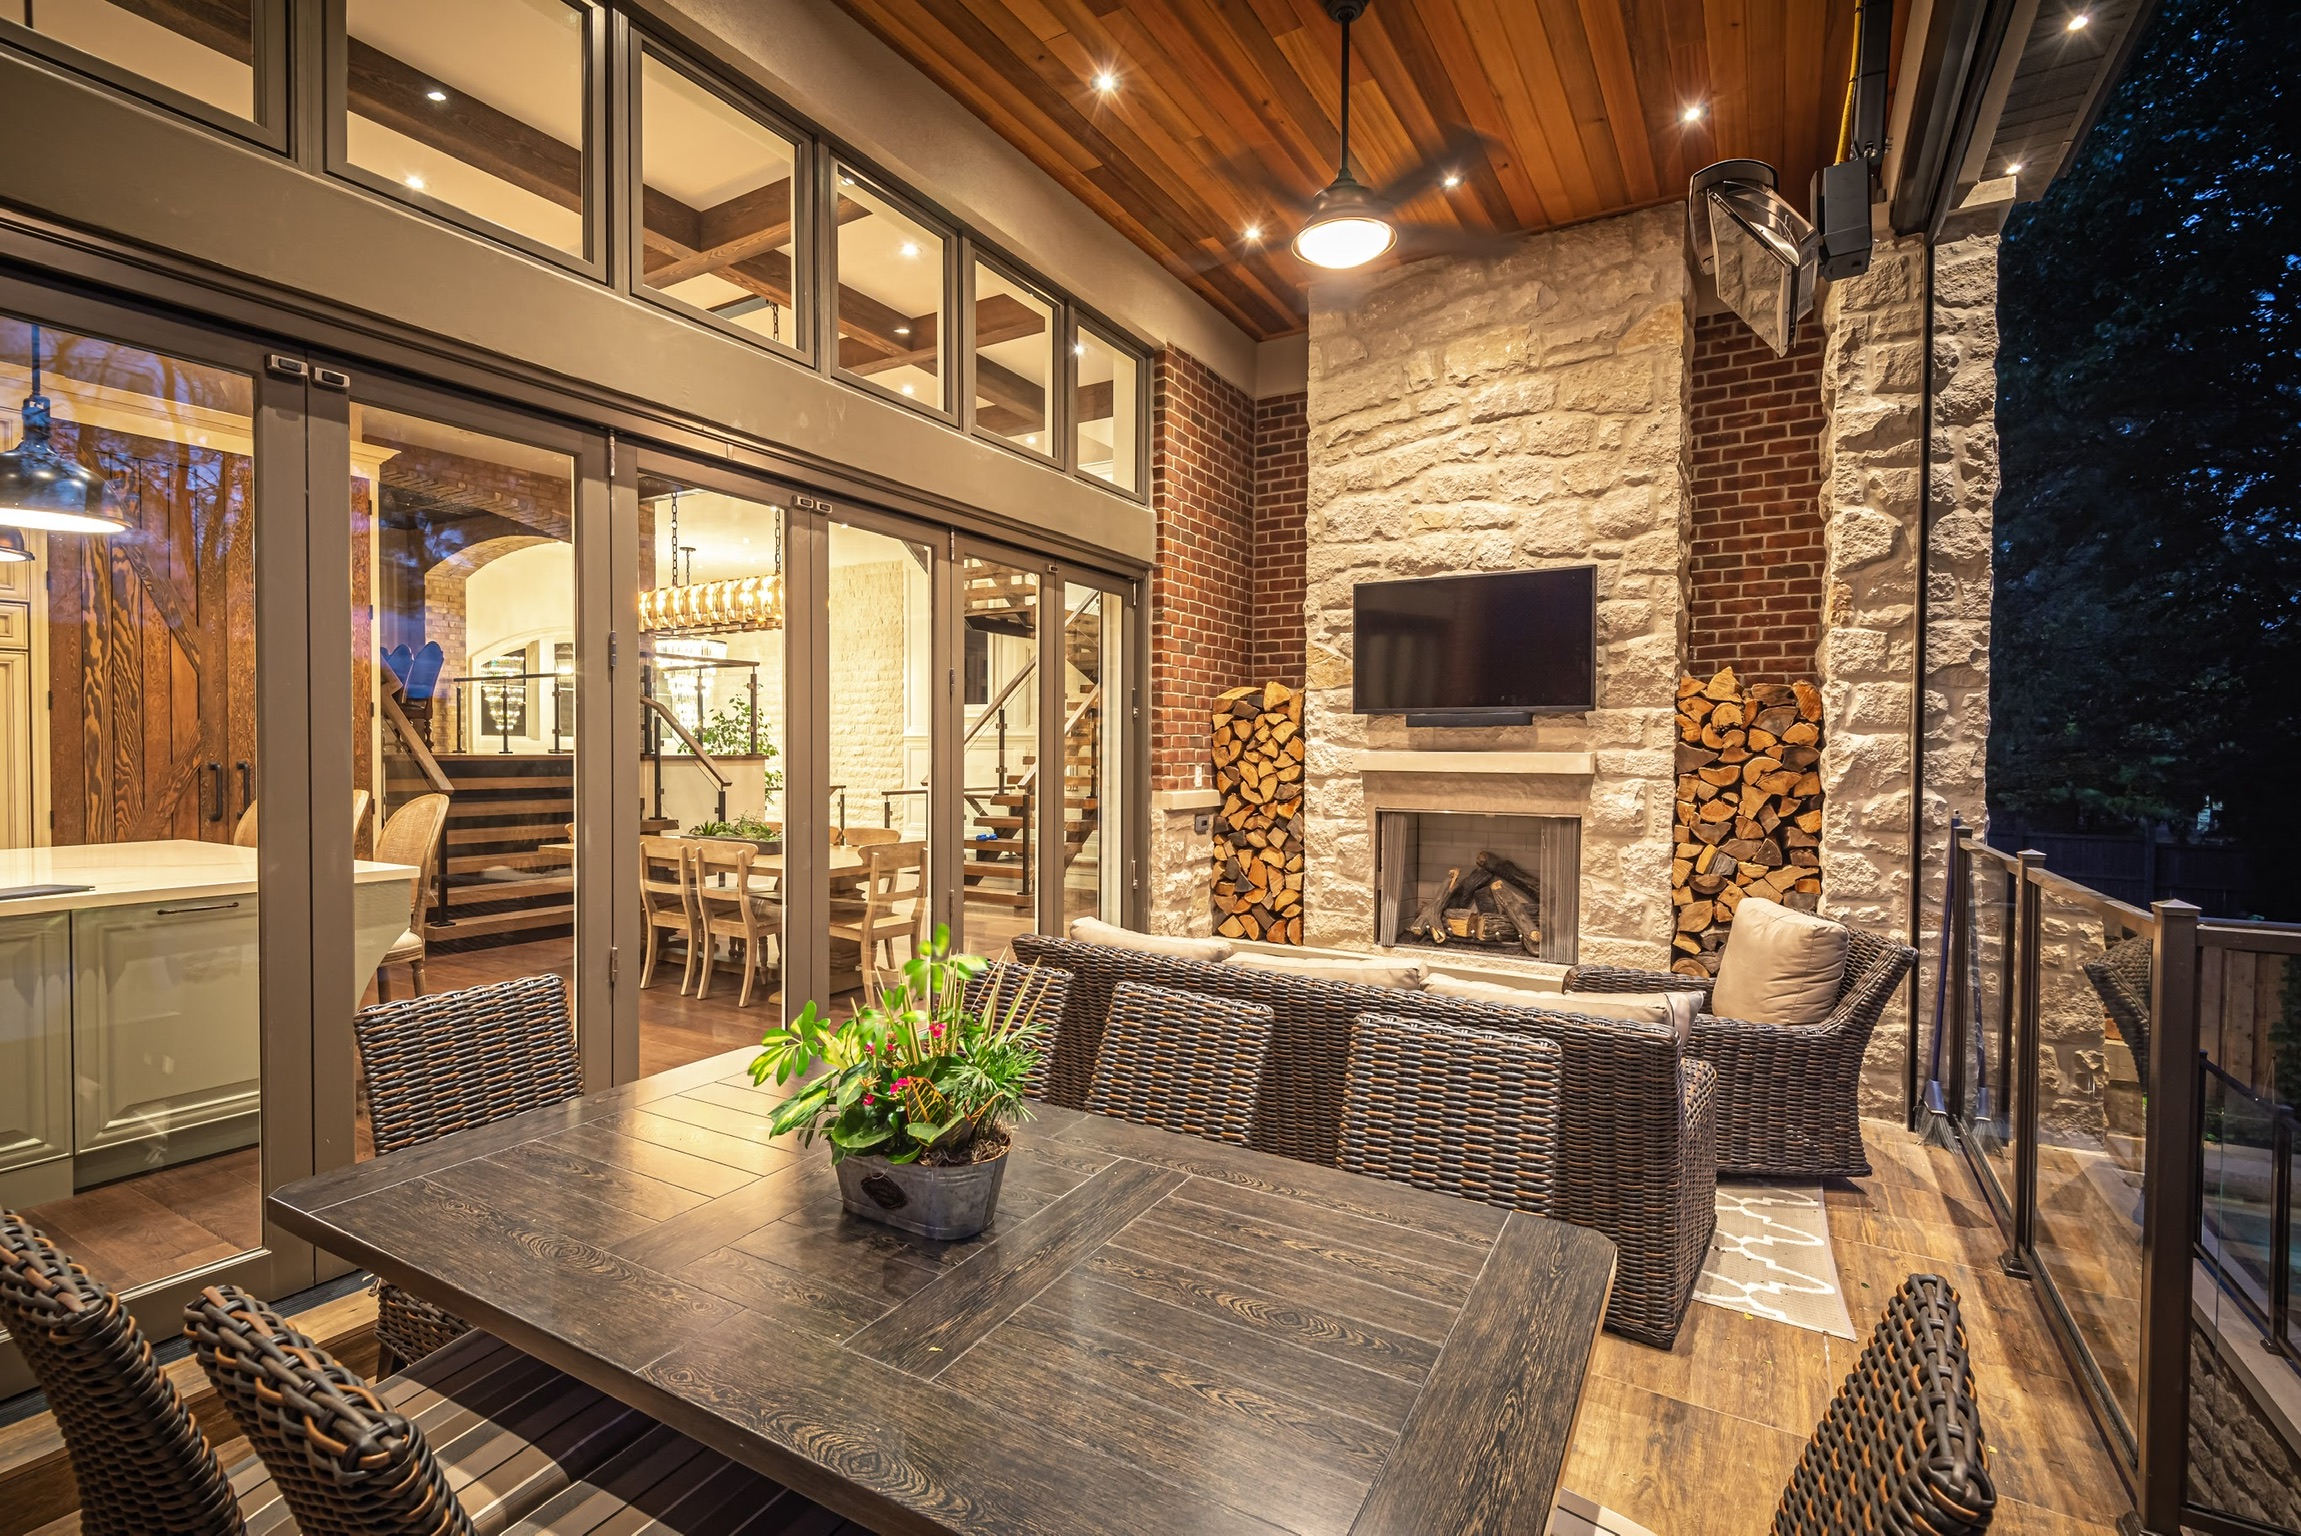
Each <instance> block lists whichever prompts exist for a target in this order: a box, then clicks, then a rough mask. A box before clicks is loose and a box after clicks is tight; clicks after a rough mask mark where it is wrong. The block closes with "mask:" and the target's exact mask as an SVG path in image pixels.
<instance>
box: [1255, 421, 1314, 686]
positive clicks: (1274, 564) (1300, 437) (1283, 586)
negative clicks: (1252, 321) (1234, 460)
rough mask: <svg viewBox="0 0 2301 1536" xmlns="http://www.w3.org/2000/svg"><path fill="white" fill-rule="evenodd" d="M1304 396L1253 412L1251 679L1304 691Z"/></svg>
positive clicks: (1307, 431) (1306, 505)
mask: <svg viewBox="0 0 2301 1536" xmlns="http://www.w3.org/2000/svg"><path fill="white" fill-rule="evenodd" d="M1309 403H1310V397H1309V396H1308V395H1306V394H1304V393H1303V392H1302V391H1300V390H1297V391H1296V392H1295V393H1293V394H1291V395H1273V396H1272V397H1271V398H1269V399H1268V400H1261V401H1257V402H1256V403H1255V409H1254V609H1253V614H1252V620H1253V623H1252V626H1251V629H1252V633H1251V635H1250V637H1249V644H1250V645H1251V647H1252V649H1251V652H1250V657H1251V661H1252V671H1253V676H1252V677H1251V678H1250V679H1248V680H1249V681H1250V682H1257V683H1285V684H1286V685H1287V686H1288V687H1290V688H1300V687H1301V686H1302V673H1303V628H1302V602H1303V594H1304V591H1305V586H1304V583H1305V582H1306V580H1307V579H1308V572H1307V570H1306V569H1305V568H1304V564H1303V557H1304V555H1305V554H1306V553H1307V552H1308V549H1309V545H1308V542H1307V541H1306V540H1305V538H1304V536H1303V520H1304V517H1305V515H1306V514H1307V512H1308V510H1309V506H1310V412H1309Z"/></svg>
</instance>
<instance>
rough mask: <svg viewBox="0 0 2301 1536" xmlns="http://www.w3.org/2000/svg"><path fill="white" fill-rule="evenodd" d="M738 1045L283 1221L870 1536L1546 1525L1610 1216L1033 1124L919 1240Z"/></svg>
mask: <svg viewBox="0 0 2301 1536" xmlns="http://www.w3.org/2000/svg"><path fill="white" fill-rule="evenodd" d="M749 1055H750V1052H748V1051H738V1052H730V1053H728V1054H727V1055H724V1056H719V1057H714V1058H712V1059H711V1060H709V1061H704V1062H698V1063H696V1064H695V1065H693V1066H690V1067H684V1068H681V1069H679V1070H677V1071H674V1072H667V1073H663V1074H660V1075H659V1076H656V1077H652V1078H648V1079H645V1080H643V1081H640V1082H636V1083H630V1084H626V1085H624V1086H622V1087H620V1088H614V1089H610V1090H608V1091H607V1092H604V1093H598V1094H593V1095H590V1096H588V1097H586V1098H582V1099H578V1100H575V1101H573V1102H570V1103H567V1104H562V1105H558V1106H555V1107H553V1108H550V1109H544V1110H537V1111H534V1112H532V1113H530V1114H526V1115H522V1116H520V1117H519V1118H517V1119H514V1120H507V1121H503V1122H501V1123H499V1124H496V1125H491V1126H486V1127H482V1128H480V1129H478V1130H473V1131H466V1132H463V1133H461V1134H458V1135H455V1136H450V1137H447V1138H445V1139H443V1140H441V1141H438V1142H434V1143H432V1144H430V1145H428V1146H423V1147H413V1148H410V1149H408V1150H406V1151H403V1152H397V1153H393V1154H391V1155H389V1156H387V1157H382V1158H378V1159H376V1160H375V1161H373V1162H368V1163H361V1164H358V1165H356V1166H355V1167H351V1168H345V1169H339V1170H336V1171H334V1172H331V1173H326V1174H322V1175H320V1176H319V1177H317V1178H313V1179H307V1180H304V1181H303V1182H301V1183H297V1184H291V1185H288V1186H286V1187H284V1188H282V1189H280V1190H278V1191H277V1192H276V1193H274V1194H273V1195H272V1197H271V1202H270V1205H271V1210H272V1213H273V1215H274V1217H275V1218H276V1219H277V1220H278V1221H279V1222H280V1224H281V1225H282V1226H284V1227H286V1228H287V1229H288V1230H289V1231H291V1232H294V1233H296V1234H297V1235H298V1236H301V1237H304V1238H307V1239H309V1240H310V1241H312V1242H313V1243H316V1244H318V1245H319V1246H320V1247H322V1248H325V1249H327V1250H328V1251H330V1252H332V1253H336V1254H340V1255H342V1256H343V1257H345V1258H347V1259H351V1260H353V1261H355V1262H357V1263H359V1264H362V1265H365V1266H367V1267H369V1268H371V1269H373V1270H375V1271H376V1272H377V1273H379V1274H381V1275H384V1276H385V1277H387V1278H389V1279H391V1280H395V1281H397V1282H399V1283H401V1284H403V1285H406V1286H408V1287H410V1288H412V1289H414V1290H416V1291H418V1292H420V1293H422V1294H424V1295H427V1296H430V1297H432V1298H433V1299H435V1300H437V1301H438V1302H440V1303H441V1304H442V1305H444V1306H448V1307H450V1308H452V1309H453V1310H455V1311H456V1312H458V1313H460V1314H462V1315H463V1316H465V1317H467V1318H469V1319H471V1321H473V1322H474V1323H476V1324H478V1325H479V1326H481V1327H484V1328H487V1329H489V1330H491V1331H493V1332H495V1333H497V1334H498V1335H500V1336H501V1337H503V1338H505V1339H507V1340H509V1341H510V1342H512V1343H514V1344H516V1345H518V1346H519V1347H521V1348H523V1349H525V1350H528V1351H529V1352H530V1353H533V1354H535V1355H538V1356H541V1357H542V1358H544V1359H546V1360H548V1361H550V1362H551V1363H553V1364H554V1365H557V1366H559V1367H560V1368H561V1369H563V1370H565V1371H567V1372H568V1373H570V1374H571V1375H574V1376H576V1377H578V1378H580V1379H582V1380H584V1381H586V1382H588V1383H589V1384H591V1385H592V1386H594V1387H596V1388H598V1389H599V1390H601V1391H603V1392H607V1393H610V1394H612V1395H614V1396H616V1397H618V1398H620V1399H622V1400H624V1401H626V1402H628V1403H631V1404H633V1405H634V1406H636V1407H639V1408H641V1409H644V1410H645V1411H647V1412H649V1413H651V1414H653V1415H655V1416H656V1417H657V1418H659V1419H661V1420H662V1421H664V1422H665V1423H668V1424H671V1425H672V1426H674V1427H676V1428H678V1429H680V1430H682V1431H684V1432H686V1433H687V1434H689V1435H692V1436H693V1437H695V1438H696V1439H698V1440H701V1441H703V1442H704V1443H705V1444H707V1445H710V1446H712V1447H713V1448H715V1449H717V1450H719V1451H721V1452H722V1453H724V1454H726V1455H728V1456H731V1457H733V1458H735V1459H736V1460H739V1461H743V1462H746V1463H748V1464H749V1465H751V1466H754V1467H756V1468H758V1469H759V1470H761V1471H763V1472H765V1473H767V1474H768V1475H770V1476H772V1477H775V1478H777V1479H780V1480H781V1481H783V1482H785V1483H788V1484H790V1485H791V1486H793V1487H795V1488H797V1489H799V1490H800V1491H801V1492H803V1493H806V1494H808V1495H809V1496H811V1497H813V1498H815V1499H816V1500H818V1501H819V1502H821V1503H823V1504H825V1505H827V1506H829V1507H830V1508H832V1509H834V1510H836V1511H838V1512H839V1513H841V1514H844V1515H846V1516H848V1517H850V1518H852V1519H855V1520H858V1521H860V1522H862V1523H864V1524H866V1525H869V1526H871V1527H872V1528H873V1529H875V1530H878V1531H881V1532H884V1533H888V1536H894V1533H898V1532H913V1531H922V1532H924V1531H961V1532H982V1533H990V1532H1000V1533H1009V1532H1014V1533H1045V1536H1101V1533H1110V1536H1122V1533H1123V1536H1162V1533H1172V1536H1182V1533H1208V1532H1224V1533H1230V1532H1259V1533H1272V1532H1298V1533H1305V1536H1308V1533H1327V1532H1333V1533H1341V1532H1356V1533H1363V1536H1375V1533H1381V1536H1441V1533H1443V1536H1456V1533H1466V1532H1474V1531H1483V1532H1514V1533H1527V1536H1540V1533H1542V1532H1543V1531H1545V1530H1546V1529H1547V1528H1548V1520H1549V1510H1550V1506H1551V1502H1552V1500H1553V1498H1554V1497H1555V1495H1556V1491H1557V1483H1558V1477H1559V1472H1560V1469H1561V1468H1562V1466H1563V1465H1564V1462H1565V1458H1566V1449H1567V1445H1568V1443H1569V1442H1570V1440H1571V1439H1572V1435H1573V1426H1574V1416H1575V1410H1576V1408H1577V1406H1578V1404H1579V1402H1580V1399H1581V1392H1582V1380H1583V1374H1584V1371H1585V1369H1586V1367H1587V1366H1588V1364H1589V1359H1590V1351H1591V1347H1592V1344H1593V1342H1594V1341H1595V1338H1596V1335H1597V1331H1598V1326H1599V1322H1600V1320H1601V1318H1602V1317H1603V1316H1604V1313H1605V1310H1606V1294H1607V1291H1608V1289H1609V1287H1610V1285H1611V1283H1612V1276H1613V1266H1614V1248H1613V1245H1612V1244H1611V1243H1610V1242H1608V1241H1607V1240H1606V1239H1605V1238H1604V1237H1602V1236H1600V1235H1599V1234H1597V1233H1595V1232H1591V1231H1588V1230H1585V1229H1583V1228H1580V1227H1572V1226H1567V1225H1564V1224H1563V1223H1560V1222H1554V1221H1548V1220H1544V1219H1542V1218H1539V1217H1531V1216H1526V1215H1523V1214H1520V1213H1516V1212H1505V1211H1502V1210H1498V1209H1495V1208H1493V1207H1489V1206H1485V1205H1479V1204H1476V1203H1473V1202H1470V1201H1464V1200H1456V1199H1451V1198H1448V1197H1446V1196H1442V1195H1433V1194H1428V1193H1425V1192H1423V1191H1420V1190H1415V1189H1411V1188H1408V1187H1407V1186H1405V1185H1401V1184H1393V1183H1388V1182H1385V1181H1382V1180H1377V1179H1370V1178H1362V1177H1359V1176H1356V1175H1353V1174H1347V1173H1343V1172H1341V1171H1340V1170H1338V1169H1333V1168H1320V1167H1315V1166H1312V1165H1310V1164H1307V1163H1297V1162H1293V1161H1290V1160H1288V1159H1285V1158H1278V1157H1270V1156H1266V1155H1263V1154H1261V1153H1255V1152H1246V1151H1240V1150H1236V1149H1233V1148H1229V1147H1224V1146H1218V1145H1216V1144H1214V1143H1211V1142H1205V1141H1199V1140H1196V1139H1194V1138H1191V1137H1187V1136H1176V1135H1171V1134H1168V1133H1166V1132H1162V1131H1153V1130H1148V1129H1145V1128H1143V1127H1141V1126H1136V1125H1131V1124H1128V1123H1125V1122H1122V1121H1116V1120H1109V1119H1104V1118H1101V1117H1098V1116H1092V1115H1083V1114H1078V1113H1075V1112H1073V1111H1069V1110H1062V1109H1054V1108H1045V1107H1042V1108H1041V1109H1040V1110H1039V1112H1038V1118H1037V1119H1036V1120H1034V1121H1032V1122H1031V1123H1029V1124H1027V1125H1024V1126H1023V1127H1021V1128H1020V1129H1019V1131H1018V1133H1017V1135H1016V1141H1015V1148H1014V1150H1013V1151H1012V1152H1011V1153H1010V1154H1009V1156H1010V1159H1011V1160H1010V1163H1009V1166H1008V1169H1007V1174H1006V1185H1005V1190H1004V1192H1003V1193H1002V1195H1001V1197H1000V1202H999V1212H998V1218H997V1220H996V1221H995V1222H994V1223H993V1224H992V1226H991V1229H990V1230H989V1231H988V1232H986V1233H985V1234H984V1235H983V1236H982V1237H980V1238H977V1239H975V1240H973V1241H970V1242H964V1243H931V1242H927V1241H924V1240H922V1239H916V1238H911V1237H908V1236H906V1235H904V1234H901V1233H898V1232H895V1231H892V1230H891V1229H889V1228H886V1227H882V1226H879V1225H877V1224H876V1223H873V1222H868V1221H862V1220H858V1219H855V1218H852V1217H847V1216H844V1215H843V1214H842V1213H841V1210H840V1205H839V1195H838V1185H837V1181H836V1179H835V1178H834V1176H833V1174H832V1171H831V1167H830V1162H829V1157H828V1154H827V1153H826V1151H825V1150H824V1149H823V1148H822V1147H821V1146H817V1147H815V1148H812V1149H806V1148H800V1147H798V1146H796V1145H795V1144H791V1143H789V1142H775V1143H770V1142H769V1140H768V1138H767V1129H766V1117H767V1112H768V1110H769V1108H770V1107H771V1106H772V1105H773V1103H774V1102H775V1101H776V1098H777V1094H776V1093H775V1092H774V1091H773V1090H768V1091H762V1090H759V1089H755V1088H753V1087H752V1086H751V1084H750V1082H749V1080H748V1078H746V1077H745V1076H743V1075H742V1073H741V1071H740V1069H741V1067H742V1065H743V1063H744V1062H745V1061H746V1060H747V1059H748V1057H749Z"/></svg>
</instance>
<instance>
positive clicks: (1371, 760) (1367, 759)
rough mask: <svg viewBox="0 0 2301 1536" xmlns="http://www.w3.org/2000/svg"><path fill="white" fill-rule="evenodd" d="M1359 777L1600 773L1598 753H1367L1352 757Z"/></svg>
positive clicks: (1571, 774) (1360, 752)
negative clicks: (1366, 775)
mask: <svg viewBox="0 0 2301 1536" xmlns="http://www.w3.org/2000/svg"><path fill="white" fill-rule="evenodd" d="M1350 766H1351V768H1352V770H1353V771H1355V772H1357V773H1362V774H1365V773H1501V774H1509V775H1512V776H1514V777H1524V776H1527V775H1532V774H1550V775H1557V776H1567V777H1572V776H1579V777H1582V778H1588V777H1590V776H1591V775H1593V774H1595V773H1596V772H1597V771H1598V754H1597V753H1595V752H1415V751H1406V750H1399V749H1373V748H1370V749H1367V750H1364V751H1359V752H1353V753H1351V754H1350Z"/></svg>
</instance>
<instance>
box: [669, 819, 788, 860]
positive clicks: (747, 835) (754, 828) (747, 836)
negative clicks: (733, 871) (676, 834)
mask: <svg viewBox="0 0 2301 1536" xmlns="http://www.w3.org/2000/svg"><path fill="white" fill-rule="evenodd" d="M687 835H688V836H689V837H708V838H711V839H713V840H714V841H717V842H723V843H749V844H751V845H752V846H754V847H756V848H757V849H758V850H759V851H760V852H761V853H775V852H779V851H780V850H781V849H782V847H783V832H782V829H781V828H779V827H777V826H775V825H774V824H773V823H772V822H766V821H761V820H760V819H759V818H758V817H756V816H738V817H736V818H735V819H734V820H733V821H699V822H697V823H696V824H695V825H694V826H692V827H689V828H688V829H687Z"/></svg>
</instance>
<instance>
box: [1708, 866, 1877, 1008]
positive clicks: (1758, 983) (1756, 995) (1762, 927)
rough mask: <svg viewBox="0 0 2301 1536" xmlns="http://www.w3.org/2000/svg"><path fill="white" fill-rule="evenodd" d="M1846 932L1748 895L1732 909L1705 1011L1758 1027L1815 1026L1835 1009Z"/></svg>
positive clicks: (1843, 970) (1821, 919) (1842, 974)
mask: <svg viewBox="0 0 2301 1536" xmlns="http://www.w3.org/2000/svg"><path fill="white" fill-rule="evenodd" d="M1845 972H1846V931H1845V929H1843V928H1841V927H1839V926H1838V925H1837V924H1836V923H1833V922H1831V921H1829V920H1828V919H1827V918H1820V917H1814V916H1812V915H1811V914H1809V913H1805V912H1794V911H1792V910H1791V909H1790V908H1788V907H1785V906H1783V905H1781V904H1780V903H1779V902H1772V901H1767V900H1766V899H1765V898H1764V897H1762V896H1753V897H1750V898H1749V899H1747V900H1745V901H1744V902H1743V903H1742V904H1741V905H1740V906H1739V907H1737V908H1735V909H1734V928H1733V932H1732V934H1731V935H1730V936H1729V937H1728V938H1727V940H1726V953H1725V956H1724V958H1723V959H1721V960H1720V961H1719V962H1718V984H1717V986H1716V987H1715V988H1713V989H1712V990H1711V992H1710V1012H1712V1013H1713V1014H1716V1015H1717V1016H1718V1017H1719V1018H1722V1019H1748V1020H1750V1021H1752V1022H1753V1023H1759V1024H1819V1023H1821V1022H1823V1021H1824V1020H1826V1019H1827V1018H1829V1016H1830V1010H1831V1009H1832V1008H1834V1007H1836V1006H1837V1001H1838V983H1839V981H1840V980H1842V979H1843V978H1844V976H1845Z"/></svg>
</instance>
